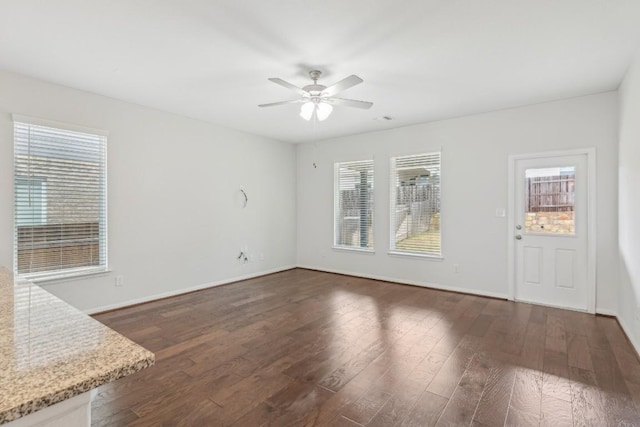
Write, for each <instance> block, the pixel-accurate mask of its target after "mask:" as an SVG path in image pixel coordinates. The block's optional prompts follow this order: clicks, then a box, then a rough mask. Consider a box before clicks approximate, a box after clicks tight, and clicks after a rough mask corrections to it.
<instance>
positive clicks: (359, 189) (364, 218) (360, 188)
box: [334, 160, 374, 250]
mask: <svg viewBox="0 0 640 427" xmlns="http://www.w3.org/2000/svg"><path fill="white" fill-rule="evenodd" d="M334 172H335V177H334V183H335V184H334V246H335V247H339V248H353V249H361V250H373V208H374V199H373V160H362V161H354V162H342V163H335V165H334Z"/></svg>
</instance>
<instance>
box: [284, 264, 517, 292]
mask: <svg viewBox="0 0 640 427" xmlns="http://www.w3.org/2000/svg"><path fill="white" fill-rule="evenodd" d="M296 267H297V268H304V269H306V270H316V271H323V272H325V273H334V274H342V275H344V276H354V277H362V278H365V279H373V280H381V281H383V282H391V283H398V284H401V285H412V286H420V287H421V288H427V289H435V290H439V291H449V292H458V293H463V294H469V295H476V296H480V297H489V298H499V299H504V300H506V299H508V298H507V294H504V293H500V292H486V291H478V290H475V289H469V288H460V287H457V286H446V285H440V284H438V283H433V282H420V281H416V280H406V279H398V278H397V277H386V276H378V275H375V274H363V273H356V272H353V271H346V270H337V269H333V268H324V267H314V266H310V265H297V266H296Z"/></svg>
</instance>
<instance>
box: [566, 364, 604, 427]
mask: <svg viewBox="0 0 640 427" xmlns="http://www.w3.org/2000/svg"><path fill="white" fill-rule="evenodd" d="M569 375H570V378H571V402H572V409H573V422H574V424H575V425H585V426H586V425H593V426H604V425H607V421H606V408H605V405H604V401H603V399H602V396H601V395H600V392H599V391H598V388H597V382H596V378H595V374H594V373H593V372H591V371H587V370H584V369H580V368H574V367H571V368H569Z"/></svg>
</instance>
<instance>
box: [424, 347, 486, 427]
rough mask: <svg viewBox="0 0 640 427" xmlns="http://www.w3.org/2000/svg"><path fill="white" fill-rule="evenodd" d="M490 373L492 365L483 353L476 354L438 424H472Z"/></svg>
mask: <svg viewBox="0 0 640 427" xmlns="http://www.w3.org/2000/svg"><path fill="white" fill-rule="evenodd" d="M489 373H490V367H489V364H488V363H487V361H486V360H485V358H484V357H483V355H479V354H476V355H475V356H474V358H473V360H472V361H471V363H469V366H468V367H467V370H466V371H465V373H464V374H463V375H462V378H461V379H460V382H459V383H458V386H457V387H456V389H455V391H454V392H453V395H452V396H451V398H450V399H449V402H448V403H447V406H446V408H445V409H444V412H443V413H442V416H441V417H440V419H439V420H438V423H437V424H436V425H438V426H448V425H470V424H471V421H472V420H473V417H474V415H475V412H476V408H477V406H478V402H479V401H480V397H481V396H482V391H483V390H484V387H485V384H486V382H487V379H488V378H489Z"/></svg>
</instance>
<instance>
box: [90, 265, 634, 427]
mask: <svg viewBox="0 0 640 427" xmlns="http://www.w3.org/2000/svg"><path fill="white" fill-rule="evenodd" d="M95 317H96V318H97V319H98V320H100V321H101V322H103V323H105V324H106V325H108V326H110V327H112V328H113V329H115V330H117V331H119V332H121V333H122V334H124V335H126V336H128V337H129V338H131V339H132V340H134V341H136V342H138V343H140V344H141V345H143V346H145V347H146V348H148V349H150V350H151V351H153V352H155V354H156V358H157V363H156V365H155V366H154V367H152V368H149V369H146V370H144V371H142V372H140V373H137V374H135V375H132V376H130V377H127V378H124V379H122V380H120V381H117V382H115V383H112V384H108V385H105V386H103V387H101V388H99V389H98V395H97V397H96V399H95V401H94V402H93V413H92V415H93V425H94V426H157V425H176V426H226V425H235V426H266V425H272V426H361V425H367V426H394V425H400V426H431V425H438V426H440V425H442V426H445V425H446V426H469V425H473V426H501V425H513V426H528V425H536V426H537V425H552V426H554V427H561V426H571V425H574V426H630V425H636V426H639V427H640V415H639V412H638V411H639V410H640V363H639V362H638V359H637V358H636V355H635V353H634V350H633V349H632V347H631V346H630V344H629V343H628V341H627V339H626V337H625V336H624V333H623V332H622V330H621V329H620V327H619V326H618V324H617V322H616V320H615V319H612V318H607V317H600V316H592V315H587V314H582V313H576V312H572V311H565V310H558V309H552V308H546V307H540V306H535V305H529V304H522V303H513V302H508V301H502V300H496V299H489V298H482V297H476V296H470V295H463V294H457V293H449V292H442V291H436V290H430V289H423V288H418V287H412V286H404V285H398V284H393V283H387V282H379V281H375V280H368V279H360V278H354V277H347V276H340V275H336V274H329V273H321V272H315V271H308V270H302V269H295V270H290V271H286V272H282V273H278V274H273V275H270V276H265V277H261V278H256V279H252V280H247V281H243V282H238V283H234V284H231V285H227V286H221V287H217V288H212V289H208V290H204V291H200V292H196V293H191V294H187V295H183V296H178V297H174V298H170V299H165V300H161V301H156V302H152V303H148V304H143V305H138V306H135V307H130V308H125V309H121V310H117V311H112V312H109V313H104V314H100V315H97V316H95Z"/></svg>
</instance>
